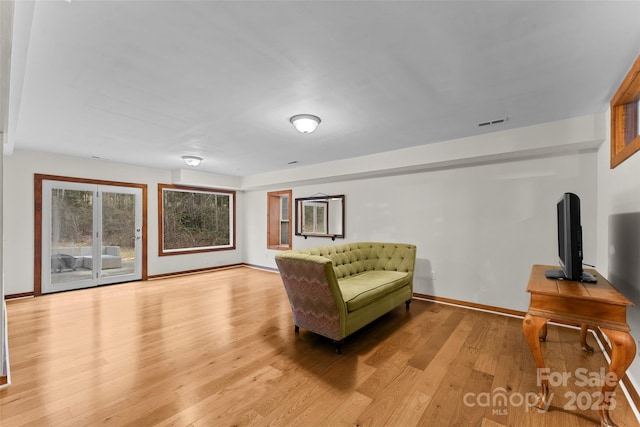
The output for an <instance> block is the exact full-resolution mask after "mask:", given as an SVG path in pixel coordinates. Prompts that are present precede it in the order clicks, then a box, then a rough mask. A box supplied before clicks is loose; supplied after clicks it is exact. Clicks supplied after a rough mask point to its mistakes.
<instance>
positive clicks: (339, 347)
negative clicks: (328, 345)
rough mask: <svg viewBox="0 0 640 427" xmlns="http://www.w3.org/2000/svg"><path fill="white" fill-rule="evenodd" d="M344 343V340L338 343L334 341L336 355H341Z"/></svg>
mask: <svg viewBox="0 0 640 427" xmlns="http://www.w3.org/2000/svg"><path fill="white" fill-rule="evenodd" d="M343 342H344V340H340V341H336V340H334V341H333V343H334V344H335V345H336V353H337V354H342V343H343Z"/></svg>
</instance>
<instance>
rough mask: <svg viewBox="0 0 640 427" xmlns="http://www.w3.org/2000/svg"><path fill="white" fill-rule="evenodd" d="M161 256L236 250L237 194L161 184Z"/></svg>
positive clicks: (159, 200)
mask: <svg viewBox="0 0 640 427" xmlns="http://www.w3.org/2000/svg"><path fill="white" fill-rule="evenodd" d="M158 217H159V218H158V222H159V224H158V225H159V231H160V233H159V243H160V250H159V254H160V255H161V256H162V255H177V254H184V253H194V252H208V251H216V250H225V249H227V250H228V249H235V191H226V190H218V189H207V188H197V187H187V186H178V185H169V184H158Z"/></svg>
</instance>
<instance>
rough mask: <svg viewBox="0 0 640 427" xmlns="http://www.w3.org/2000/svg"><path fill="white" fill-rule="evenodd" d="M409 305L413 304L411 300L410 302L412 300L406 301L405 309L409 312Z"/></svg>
mask: <svg viewBox="0 0 640 427" xmlns="http://www.w3.org/2000/svg"><path fill="white" fill-rule="evenodd" d="M409 304H411V300H410V299H408V300H406V301H405V302H404V305H405V307H406V309H407V310H409Z"/></svg>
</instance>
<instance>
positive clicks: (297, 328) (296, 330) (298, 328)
mask: <svg viewBox="0 0 640 427" xmlns="http://www.w3.org/2000/svg"><path fill="white" fill-rule="evenodd" d="M294 326H295V327H294V328H293V330H294V331H295V333H296V334H297V333H298V332H300V326H298V325H294Z"/></svg>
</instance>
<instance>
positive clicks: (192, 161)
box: [182, 156, 202, 166]
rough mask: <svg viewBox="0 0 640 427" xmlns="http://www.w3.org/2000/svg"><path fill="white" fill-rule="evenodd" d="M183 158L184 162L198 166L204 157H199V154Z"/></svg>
mask: <svg viewBox="0 0 640 427" xmlns="http://www.w3.org/2000/svg"><path fill="white" fill-rule="evenodd" d="M182 160H184V162H185V163H186V164H187V165H188V166H198V165H199V164H200V162H201V161H202V157H198V156H182Z"/></svg>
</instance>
